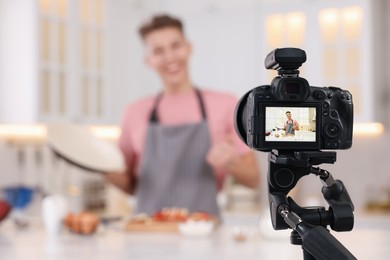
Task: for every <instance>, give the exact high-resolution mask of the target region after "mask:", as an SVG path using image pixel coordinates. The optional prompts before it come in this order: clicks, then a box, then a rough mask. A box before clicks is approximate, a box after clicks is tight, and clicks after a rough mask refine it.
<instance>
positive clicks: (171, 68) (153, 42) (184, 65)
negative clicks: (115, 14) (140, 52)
mask: <svg viewBox="0 0 390 260" xmlns="http://www.w3.org/2000/svg"><path fill="white" fill-rule="evenodd" d="M144 43H145V47H146V55H145V61H146V63H147V64H148V65H149V66H150V67H151V68H152V69H154V70H155V71H156V72H157V73H158V74H159V76H160V77H161V79H162V81H163V82H164V84H165V85H166V86H170V87H175V86H179V85H180V84H183V83H185V81H187V80H189V78H188V61H189V57H190V54H191V46H190V44H189V43H188V42H187V40H186V39H185V38H184V35H183V34H182V33H181V32H180V30H178V29H177V28H174V27H167V28H162V29H158V30H155V31H152V32H151V33H149V34H148V35H146V37H145V39H144Z"/></svg>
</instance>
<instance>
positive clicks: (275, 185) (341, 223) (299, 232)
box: [268, 150, 356, 260]
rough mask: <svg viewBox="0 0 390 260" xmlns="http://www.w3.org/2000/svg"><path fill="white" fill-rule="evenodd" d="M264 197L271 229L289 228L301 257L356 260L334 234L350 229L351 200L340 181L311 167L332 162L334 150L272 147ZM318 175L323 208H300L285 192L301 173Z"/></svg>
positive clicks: (352, 222)
mask: <svg viewBox="0 0 390 260" xmlns="http://www.w3.org/2000/svg"><path fill="white" fill-rule="evenodd" d="M268 161H269V172H268V198H269V205H270V211H271V220H272V226H273V228H274V229H275V230H281V229H288V228H290V229H293V231H292V232H291V236H290V242H291V243H292V244H294V245H302V249H303V258H304V260H310V259H319V260H334V259H356V258H355V257H354V256H353V255H352V254H351V253H350V252H349V251H348V250H347V249H346V248H345V247H344V246H343V245H342V244H341V243H340V242H339V241H338V240H337V239H336V238H335V237H334V236H332V235H331V234H330V232H329V230H328V229H326V227H327V226H330V227H331V229H332V230H334V231H351V230H352V228H353V224H354V216H353V210H354V206H353V203H352V201H351V199H350V197H349V195H348V192H347V190H346V188H345V186H344V184H343V183H342V182H341V181H340V180H334V179H333V177H332V175H331V174H330V173H329V172H328V171H326V170H323V169H320V168H318V167H313V166H314V165H319V164H322V163H334V162H336V152H323V151H295V152H294V151H284V150H273V151H272V152H271V153H270V154H269V157H268ZM308 174H315V175H317V176H319V177H320V179H321V181H322V184H323V187H322V194H323V196H324V198H325V200H326V201H327V203H328V204H329V208H328V209H325V207H301V206H299V205H298V204H297V203H296V202H295V201H294V200H293V199H292V198H291V197H287V194H288V193H289V192H290V191H291V190H292V189H293V188H294V187H295V185H296V184H297V182H298V181H299V179H300V178H302V177H303V176H306V175H308Z"/></svg>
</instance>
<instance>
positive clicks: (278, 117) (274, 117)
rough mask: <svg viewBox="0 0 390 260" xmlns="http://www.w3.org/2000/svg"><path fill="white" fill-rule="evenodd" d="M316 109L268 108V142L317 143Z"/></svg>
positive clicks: (266, 125) (266, 120)
mask: <svg viewBox="0 0 390 260" xmlns="http://www.w3.org/2000/svg"><path fill="white" fill-rule="evenodd" d="M316 130H317V129H316V107H268V106H267V107H266V108H265V141H266V142H316V141H317V140H316Z"/></svg>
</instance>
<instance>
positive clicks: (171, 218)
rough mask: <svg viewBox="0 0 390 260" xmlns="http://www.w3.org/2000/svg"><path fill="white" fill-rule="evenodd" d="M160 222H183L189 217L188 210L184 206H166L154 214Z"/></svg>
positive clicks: (155, 218)
mask: <svg viewBox="0 0 390 260" xmlns="http://www.w3.org/2000/svg"><path fill="white" fill-rule="evenodd" d="M152 218H153V220H156V221H160V222H183V221H186V220H187V218H188V210H187V209H184V208H164V209H162V210H161V211H158V212H156V213H155V214H154V215H153V216H152Z"/></svg>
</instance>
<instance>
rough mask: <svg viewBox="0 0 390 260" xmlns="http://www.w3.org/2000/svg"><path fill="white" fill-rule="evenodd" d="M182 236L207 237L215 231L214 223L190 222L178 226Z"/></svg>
mask: <svg viewBox="0 0 390 260" xmlns="http://www.w3.org/2000/svg"><path fill="white" fill-rule="evenodd" d="M178 228H179V232H180V234H182V235H184V236H187V237H205V236H208V235H210V234H211V232H212V231H213V229H214V222H213V221H194V220H188V221H186V222H184V223H181V224H179V226H178Z"/></svg>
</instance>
